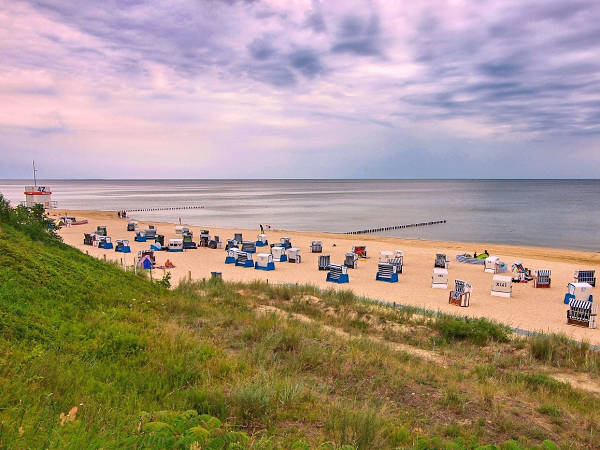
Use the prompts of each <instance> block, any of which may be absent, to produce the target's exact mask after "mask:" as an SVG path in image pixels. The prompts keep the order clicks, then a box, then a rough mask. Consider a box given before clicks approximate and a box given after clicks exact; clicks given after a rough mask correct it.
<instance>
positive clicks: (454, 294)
mask: <svg viewBox="0 0 600 450" xmlns="http://www.w3.org/2000/svg"><path fill="white" fill-rule="evenodd" d="M472 289H473V288H472V287H471V285H470V284H469V283H466V282H465V281H462V280H454V290H452V291H450V294H449V295H448V303H450V304H452V305H456V306H462V307H467V306H469V303H470V300H471V291H472Z"/></svg>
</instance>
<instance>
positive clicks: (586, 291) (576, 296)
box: [563, 283, 594, 305]
mask: <svg viewBox="0 0 600 450" xmlns="http://www.w3.org/2000/svg"><path fill="white" fill-rule="evenodd" d="M571 300H585V301H588V302H591V301H593V300H594V297H593V296H592V285H591V284H589V283H569V284H567V293H566V294H565V298H564V299H563V303H564V304H565V305H568V304H569V302H570V301H571Z"/></svg>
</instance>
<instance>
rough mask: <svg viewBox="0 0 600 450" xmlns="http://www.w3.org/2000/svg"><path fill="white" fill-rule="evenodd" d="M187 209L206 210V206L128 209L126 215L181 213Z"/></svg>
mask: <svg viewBox="0 0 600 450" xmlns="http://www.w3.org/2000/svg"><path fill="white" fill-rule="evenodd" d="M186 209H204V206H202V205H200V206H165V207H159V208H141V209H127V210H125V212H126V213H130V212H151V211H181V210H186Z"/></svg>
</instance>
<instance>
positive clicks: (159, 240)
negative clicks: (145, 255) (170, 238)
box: [150, 234, 167, 251]
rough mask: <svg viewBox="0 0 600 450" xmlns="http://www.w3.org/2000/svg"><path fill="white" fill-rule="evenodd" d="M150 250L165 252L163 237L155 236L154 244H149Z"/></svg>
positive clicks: (160, 235)
mask: <svg viewBox="0 0 600 450" xmlns="http://www.w3.org/2000/svg"><path fill="white" fill-rule="evenodd" d="M150 249H151V250H154V251H163V250H166V249H167V247H165V237H164V236H163V235H162V234H157V235H156V236H155V237H154V244H150Z"/></svg>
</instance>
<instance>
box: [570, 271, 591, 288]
mask: <svg viewBox="0 0 600 450" xmlns="http://www.w3.org/2000/svg"><path fill="white" fill-rule="evenodd" d="M573 278H574V280H573V281H575V282H576V283H587V284H589V285H590V286H592V287H596V271H595V270H576V271H575V273H574V274H573Z"/></svg>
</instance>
